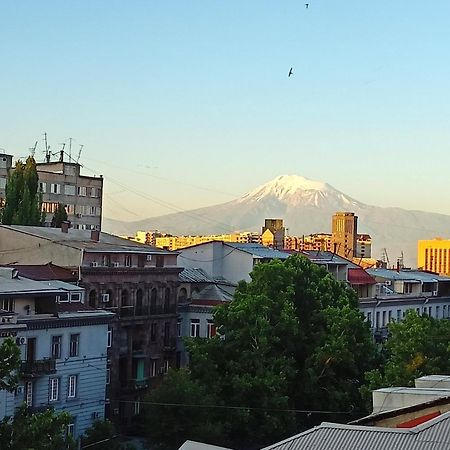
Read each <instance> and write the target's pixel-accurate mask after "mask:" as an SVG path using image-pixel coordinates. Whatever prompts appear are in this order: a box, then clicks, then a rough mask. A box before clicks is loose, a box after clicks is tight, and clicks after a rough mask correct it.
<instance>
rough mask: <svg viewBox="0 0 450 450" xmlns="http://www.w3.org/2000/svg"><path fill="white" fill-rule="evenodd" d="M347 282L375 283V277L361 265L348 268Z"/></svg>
mask: <svg viewBox="0 0 450 450" xmlns="http://www.w3.org/2000/svg"><path fill="white" fill-rule="evenodd" d="M348 282H349V283H350V284H356V285H358V284H364V285H366V284H377V282H376V281H375V278H373V277H372V276H370V275H369V274H368V273H367V272H366V271H365V270H364V269H363V268H362V267H358V268H353V267H350V268H349V269H348Z"/></svg>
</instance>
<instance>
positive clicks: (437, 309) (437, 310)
mask: <svg viewBox="0 0 450 450" xmlns="http://www.w3.org/2000/svg"><path fill="white" fill-rule="evenodd" d="M440 309H441V308H440V306H439V305H438V306H436V319H439V313H440V312H441V311H440Z"/></svg>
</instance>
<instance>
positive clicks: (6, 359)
mask: <svg viewBox="0 0 450 450" xmlns="http://www.w3.org/2000/svg"><path fill="white" fill-rule="evenodd" d="M19 369H20V349H19V347H18V346H17V345H16V343H15V342H14V341H13V340H12V339H11V338H7V339H5V340H4V341H3V342H2V344H1V345H0V390H6V391H8V392H13V391H14V389H16V387H17V383H18V381H19V376H18V373H19Z"/></svg>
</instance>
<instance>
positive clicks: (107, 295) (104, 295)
mask: <svg viewBox="0 0 450 450" xmlns="http://www.w3.org/2000/svg"><path fill="white" fill-rule="evenodd" d="M101 299H102V303H108V302H109V294H102V297H101Z"/></svg>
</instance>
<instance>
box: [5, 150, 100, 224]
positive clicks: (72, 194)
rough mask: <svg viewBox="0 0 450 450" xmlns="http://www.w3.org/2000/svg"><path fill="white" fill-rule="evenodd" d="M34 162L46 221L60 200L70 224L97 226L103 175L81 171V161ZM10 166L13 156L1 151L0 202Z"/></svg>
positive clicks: (51, 215) (49, 218)
mask: <svg viewBox="0 0 450 450" xmlns="http://www.w3.org/2000/svg"><path fill="white" fill-rule="evenodd" d="M63 157H64V154H62V155H61V157H60V160H59V161H55V162H51V161H48V162H44V163H37V165H36V170H37V172H38V176H39V190H40V191H41V193H42V210H43V211H44V212H45V223H44V224H45V225H46V226H50V224H51V221H52V218H53V214H54V213H55V211H56V209H57V208H58V204H59V203H62V204H63V205H64V206H65V208H66V211H67V216H68V220H69V221H70V223H71V224H72V226H73V228H75V229H81V230H100V228H101V223H102V196H103V177H102V176H101V175H100V176H99V177H90V176H86V175H81V173H80V170H81V165H80V164H78V163H74V162H66V161H64V160H63ZM12 167H13V156H12V155H7V154H0V206H3V205H4V202H5V198H6V191H5V189H6V182H7V179H8V173H9V171H10V169H11V168H12Z"/></svg>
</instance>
